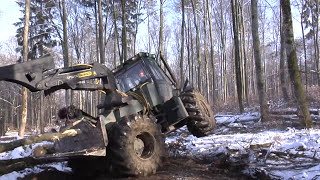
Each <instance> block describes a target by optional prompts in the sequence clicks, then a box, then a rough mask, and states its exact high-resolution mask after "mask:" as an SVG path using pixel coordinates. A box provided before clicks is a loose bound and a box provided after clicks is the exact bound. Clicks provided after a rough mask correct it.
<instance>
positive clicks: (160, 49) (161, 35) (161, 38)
mask: <svg viewBox="0 0 320 180" xmlns="http://www.w3.org/2000/svg"><path fill="white" fill-rule="evenodd" d="M163 3H164V1H163V0H160V28H159V47H158V56H159V57H160V54H162V53H163V26H164V24H163Z"/></svg>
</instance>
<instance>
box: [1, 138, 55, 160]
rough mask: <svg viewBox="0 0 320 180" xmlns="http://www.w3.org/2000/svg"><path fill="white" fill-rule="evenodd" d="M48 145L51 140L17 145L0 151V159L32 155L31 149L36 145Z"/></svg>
mask: <svg viewBox="0 0 320 180" xmlns="http://www.w3.org/2000/svg"><path fill="white" fill-rule="evenodd" d="M46 144H47V145H50V144H53V142H48V141H43V142H41V143H36V144H33V145H29V146H23V147H21V146H20V147H17V148H15V149H14V150H12V151H8V152H3V153H0V160H7V159H18V158H24V157H28V156H31V155H32V152H33V150H34V149H35V148H36V147H38V146H43V145H46Z"/></svg>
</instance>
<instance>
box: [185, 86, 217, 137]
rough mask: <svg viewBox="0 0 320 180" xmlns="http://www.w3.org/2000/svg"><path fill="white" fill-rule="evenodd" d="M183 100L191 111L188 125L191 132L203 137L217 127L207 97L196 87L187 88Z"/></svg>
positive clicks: (189, 111)
mask: <svg viewBox="0 0 320 180" xmlns="http://www.w3.org/2000/svg"><path fill="white" fill-rule="evenodd" d="M181 100H182V102H183V104H184V106H185V108H186V110H187V111H188V113H189V117H188V119H187V127H188V130H189V132H190V133H191V134H193V135H194V136H196V137H203V136H207V135H208V134H210V133H211V132H212V131H213V130H215V128H216V120H215V118H214V116H213V112H212V110H211V108H210V106H209V105H208V103H207V101H206V99H205V98H204V97H203V96H202V95H201V94H200V92H198V91H197V90H194V89H189V90H186V91H185V92H183V93H182V94H181Z"/></svg>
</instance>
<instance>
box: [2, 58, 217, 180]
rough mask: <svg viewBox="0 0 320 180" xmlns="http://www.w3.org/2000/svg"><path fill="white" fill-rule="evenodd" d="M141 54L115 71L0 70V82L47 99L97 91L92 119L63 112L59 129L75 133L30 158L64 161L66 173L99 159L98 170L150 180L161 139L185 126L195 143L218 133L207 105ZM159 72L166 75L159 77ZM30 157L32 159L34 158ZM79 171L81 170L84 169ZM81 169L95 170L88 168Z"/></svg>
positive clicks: (43, 66)
mask: <svg viewBox="0 0 320 180" xmlns="http://www.w3.org/2000/svg"><path fill="white" fill-rule="evenodd" d="M159 59H160V60H159V61H160V62H163V64H164V65H163V66H164V67H163V68H162V67H161V66H159V65H158V61H156V58H155V55H153V54H149V53H139V54H137V55H135V56H134V57H132V58H130V59H129V60H127V61H125V62H124V63H123V64H122V65H120V66H118V67H117V68H116V69H114V70H112V71H111V70H109V69H108V68H107V67H106V66H105V65H102V64H99V63H93V64H79V65H76V66H73V67H66V68H58V69H55V65H54V61H53V58H52V57H50V56H47V57H43V58H40V59H36V60H32V61H28V62H24V63H19V64H14V65H9V66H4V67H0V80H3V81H10V82H13V83H16V84H20V85H22V86H24V87H26V88H28V89H29V90H30V91H31V92H37V91H44V93H45V95H48V94H50V93H52V92H54V91H57V90H60V89H71V90H84V91H100V92H102V93H103V94H104V95H103V97H104V99H105V100H104V103H102V104H100V105H98V106H97V108H98V109H99V115H98V117H93V116H91V115H89V114H88V113H86V112H84V111H82V110H80V109H76V108H75V106H69V107H67V108H63V109H62V110H60V111H59V116H60V117H62V118H66V119H67V121H68V122H70V121H71V122H72V123H69V124H68V125H66V126H64V127H63V128H61V129H60V131H62V132H63V131H67V130H71V129H77V130H80V132H81V133H79V134H78V135H76V136H73V137H66V138H60V139H59V140H56V141H55V142H54V145H52V147H46V148H47V149H45V150H44V153H40V155H39V153H38V155H37V157H34V158H48V157H50V158H57V159H68V160H69V164H70V166H71V167H72V168H74V169H76V168H75V167H76V166H77V164H79V162H80V160H79V157H80V159H82V160H83V159H85V157H88V156H105V157H106V158H103V159H104V162H105V163H106V164H105V165H102V166H104V167H107V168H108V169H109V170H111V172H114V173H116V174H121V175H129V176H130V175H133V176H138V175H142V176H146V175H150V174H154V173H155V172H156V170H157V168H158V167H159V166H160V165H161V161H162V159H163V157H164V156H165V141H164V139H165V135H166V134H168V133H169V132H172V131H174V130H176V129H178V128H180V127H182V126H184V125H187V128H188V130H189V131H190V132H191V133H192V134H193V135H194V136H197V137H202V136H206V135H208V134H209V133H211V132H212V131H213V130H214V129H215V126H216V122H215V119H214V116H213V113H212V110H211V108H210V106H209V105H208V103H207V102H206V100H205V98H204V97H203V96H202V95H201V94H200V93H199V92H198V91H197V90H194V89H193V88H191V87H190V86H189V85H188V83H187V81H186V83H185V84H184V87H183V88H181V89H180V88H179V87H178V85H177V81H176V78H175V77H174V75H173V73H172V71H171V70H170V68H169V65H168V64H167V63H166V61H165V60H164V59H163V58H162V56H160V58H159ZM163 69H164V70H163ZM34 154H36V153H34ZM82 164H83V163H82ZM84 164H87V165H88V167H87V168H101V165H99V167H96V166H98V165H97V163H93V164H90V163H86V162H84Z"/></svg>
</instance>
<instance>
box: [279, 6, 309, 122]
mask: <svg viewBox="0 0 320 180" xmlns="http://www.w3.org/2000/svg"><path fill="white" fill-rule="evenodd" d="M280 3H281V9H282V12H283V31H284V34H285V38H286V39H285V40H286V41H285V42H286V53H287V61H288V69H289V74H290V79H291V83H292V84H293V88H294V95H295V97H296V100H297V103H298V107H299V110H300V111H301V113H302V123H303V125H304V126H306V127H307V128H310V127H312V119H311V116H310V112H309V108H308V104H307V99H306V95H305V93H304V90H303V85H302V81H301V77H300V73H299V67H298V60H297V54H296V47H295V42H294V35H293V27H292V16H291V7H290V0H281V1H280Z"/></svg>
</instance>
